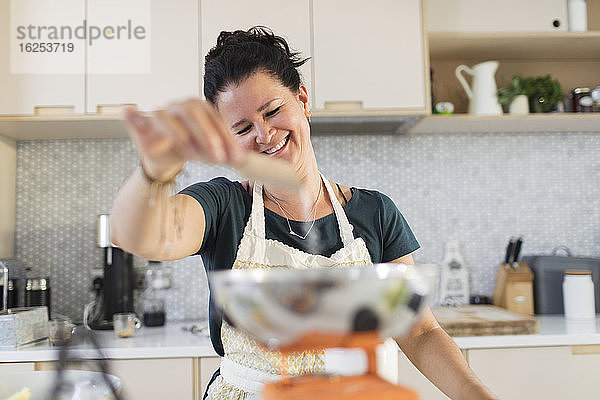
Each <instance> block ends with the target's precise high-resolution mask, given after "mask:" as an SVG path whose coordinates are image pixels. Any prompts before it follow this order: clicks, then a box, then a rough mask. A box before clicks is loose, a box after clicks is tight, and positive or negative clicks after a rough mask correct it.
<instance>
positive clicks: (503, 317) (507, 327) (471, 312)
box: [431, 305, 540, 336]
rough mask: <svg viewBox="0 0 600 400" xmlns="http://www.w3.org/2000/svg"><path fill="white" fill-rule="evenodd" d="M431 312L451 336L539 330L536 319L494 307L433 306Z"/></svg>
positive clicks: (521, 332) (527, 332) (523, 333)
mask: <svg viewBox="0 0 600 400" xmlns="http://www.w3.org/2000/svg"><path fill="white" fill-rule="evenodd" d="M431 311H432V312H433V315H435V318H436V319H437V320H438V323H439V324H440V325H441V327H442V328H444V330H445V331H446V332H448V334H449V335H450V336H486V335H525V334H533V333H539V331H540V323H539V321H538V319H537V318H535V317H532V316H527V315H520V314H516V313H513V312H510V311H508V310H506V309H504V308H500V307H496V306H488V305H467V306H459V307H432V308H431Z"/></svg>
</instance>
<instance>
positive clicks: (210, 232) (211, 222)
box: [179, 178, 232, 254]
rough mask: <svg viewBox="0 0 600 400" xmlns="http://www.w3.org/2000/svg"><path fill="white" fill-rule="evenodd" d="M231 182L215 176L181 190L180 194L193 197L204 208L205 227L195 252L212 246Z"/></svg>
mask: <svg viewBox="0 0 600 400" xmlns="http://www.w3.org/2000/svg"><path fill="white" fill-rule="evenodd" d="M231 187H232V182H231V181H229V180H228V179H225V178H215V179H212V180H210V181H208V182H198V183H195V184H193V185H191V186H188V187H186V188H185V189H183V190H181V191H180V192H179V193H180V194H185V195H188V196H191V197H193V198H194V199H196V200H197V201H198V203H200V205H201V206H202V209H203V210H204V217H205V220H206V228H205V230H204V239H203V240H202V246H201V247H200V250H199V251H198V253H196V254H203V253H204V252H205V251H206V249H210V248H214V244H215V241H216V240H217V231H218V227H219V223H220V216H222V215H223V212H224V210H225V209H226V207H227V206H228V204H229V201H230V199H231V192H230V190H231Z"/></svg>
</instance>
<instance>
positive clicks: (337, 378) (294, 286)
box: [209, 264, 438, 400]
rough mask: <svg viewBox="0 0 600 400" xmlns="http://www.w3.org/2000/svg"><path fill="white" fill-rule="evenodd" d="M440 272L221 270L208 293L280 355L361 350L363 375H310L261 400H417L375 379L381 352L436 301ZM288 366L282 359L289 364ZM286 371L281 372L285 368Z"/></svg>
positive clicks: (395, 267) (406, 268)
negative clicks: (364, 364) (385, 342)
mask: <svg viewBox="0 0 600 400" xmlns="http://www.w3.org/2000/svg"><path fill="white" fill-rule="evenodd" d="M437 270H438V268H437V266H433V265H417V266H414V265H405V264H376V265H374V266H369V267H347V268H313V269H307V270H294V269H289V268H284V267H275V268H260V269H246V270H241V269H238V270H227V271H216V272H211V273H210V274H209V285H210V290H211V293H212V295H213V298H214V299H215V303H216V305H217V306H218V307H220V308H221V310H222V312H223V317H224V319H225V320H227V322H228V323H229V324H231V325H233V326H234V327H236V328H237V329H241V330H243V331H245V332H246V333H247V334H249V335H250V336H252V337H253V338H254V339H256V341H257V342H258V343H260V344H261V345H262V346H264V347H266V348H268V349H270V350H278V351H280V352H281V353H282V354H284V355H285V354H290V353H292V352H303V351H308V350H325V349H327V348H361V349H363V350H364V351H365V353H366V356H367V370H366V372H365V373H364V374H362V375H353V376H341V375H334V374H306V375H300V376H293V377H289V376H287V375H286V371H281V372H282V376H283V378H282V379H281V380H279V381H277V382H271V383H267V384H265V385H264V387H263V390H262V399H264V400H296V399H298V400H299V399H312V400H319V399H328V400H359V399H361V400H365V399H366V400H368V399H378V400H388V399H390V400H391V399H395V400H413V399H414V400H416V399H419V396H418V395H417V393H416V392H414V391H412V390H410V389H408V388H405V387H402V386H399V385H394V384H392V383H390V382H388V381H386V380H384V379H383V378H381V377H380V376H379V375H378V374H377V355H376V348H377V346H378V345H380V344H381V343H383V340H384V339H385V338H388V337H394V338H398V337H401V336H403V335H405V334H407V333H408V332H409V330H410V328H412V326H413V325H414V324H415V323H416V322H417V321H418V319H419V318H420V314H421V312H422V311H423V310H424V309H425V308H426V307H427V305H428V303H429V300H430V299H431V298H432V296H433V291H434V287H435V282H436V280H437ZM284 364H285V360H284ZM282 369H284V368H282Z"/></svg>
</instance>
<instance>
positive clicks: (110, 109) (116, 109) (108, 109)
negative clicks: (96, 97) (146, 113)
mask: <svg viewBox="0 0 600 400" xmlns="http://www.w3.org/2000/svg"><path fill="white" fill-rule="evenodd" d="M125 107H133V108H135V109H136V110H137V104H99V105H98V106H96V113H98V114H104V115H105V114H119V113H121V112H122V111H123V109H124V108H125Z"/></svg>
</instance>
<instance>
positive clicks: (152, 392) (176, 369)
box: [35, 358, 196, 400]
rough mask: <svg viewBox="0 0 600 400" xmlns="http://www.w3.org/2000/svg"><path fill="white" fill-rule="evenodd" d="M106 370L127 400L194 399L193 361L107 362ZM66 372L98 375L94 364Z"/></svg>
mask: <svg viewBox="0 0 600 400" xmlns="http://www.w3.org/2000/svg"><path fill="white" fill-rule="evenodd" d="M35 364H36V366H35V369H36V370H37V371H42V370H52V369H55V368H56V363H55V362H38V363H35ZM109 367H110V372H111V374H114V375H115V376H117V377H119V378H120V379H121V382H122V390H123V392H122V393H123V396H124V398H126V399H128V400H147V399H194V398H195V387H196V386H195V382H196V380H195V377H194V359H193V358H157V359H136V360H110V361H109ZM69 368H72V369H83V370H93V371H99V369H98V366H97V365H96V364H94V363H85V364H82V365H81V366H77V365H75V366H72V367H69Z"/></svg>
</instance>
